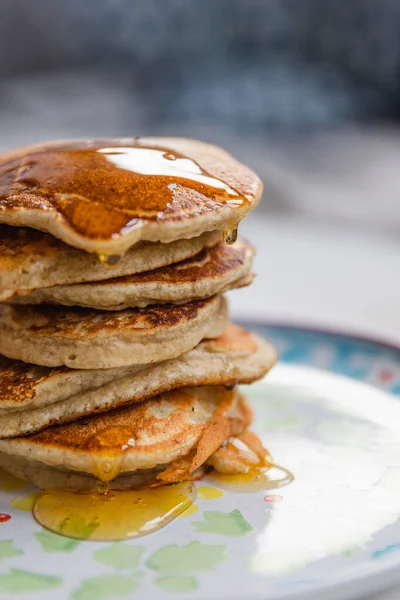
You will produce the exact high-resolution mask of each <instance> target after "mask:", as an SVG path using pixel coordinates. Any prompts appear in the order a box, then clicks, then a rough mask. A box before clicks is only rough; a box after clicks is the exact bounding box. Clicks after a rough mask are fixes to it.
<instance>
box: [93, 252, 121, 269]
mask: <svg viewBox="0 0 400 600" xmlns="http://www.w3.org/2000/svg"><path fill="white" fill-rule="evenodd" d="M97 256H98V257H99V261H100V262H101V264H102V265H104V266H105V267H109V268H110V269H112V268H113V267H116V266H117V264H118V263H119V261H120V260H121V256H119V255H118V254H110V255H107V254H98V255H97Z"/></svg>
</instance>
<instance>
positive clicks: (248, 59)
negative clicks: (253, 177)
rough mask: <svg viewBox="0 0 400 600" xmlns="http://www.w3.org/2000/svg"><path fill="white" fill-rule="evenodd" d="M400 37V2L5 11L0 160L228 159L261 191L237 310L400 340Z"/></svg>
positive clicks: (94, 4)
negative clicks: (58, 146) (182, 148)
mask: <svg viewBox="0 0 400 600" xmlns="http://www.w3.org/2000/svg"><path fill="white" fill-rule="evenodd" d="M399 31H400V3H399V2H398V0H351V1H349V0H324V1H321V0H301V1H299V0H268V1H266V0H202V1H201V2H198V1H197V2H195V1H190V0H168V1H165V0H136V1H134V0H85V1H82V0H68V2H66V1H65V0H36V1H33V0H0V149H6V148H10V147H13V146H18V145H24V144H27V143H29V142H32V141H39V140H44V139H54V138H60V137H76V136H81V137H84V136H90V137H92V136H103V135H124V136H126V135H136V134H172V135H186V136H193V137H199V138H201V139H204V140H208V141H213V142H216V143H219V144H222V145H224V146H225V147H227V148H228V149H229V150H231V151H232V152H233V153H234V154H235V155H236V156H237V157H239V158H241V159H243V160H244V161H246V162H248V163H249V164H250V165H251V166H252V167H253V168H255V169H256V170H257V171H258V172H259V173H260V174H261V176H262V178H263V180H264V183H265V195H264V201H263V203H262V206H261V208H260V212H259V213H258V216H256V217H254V216H253V217H250V218H249V219H248V220H247V222H246V224H244V226H243V228H242V231H244V232H245V233H246V234H247V236H248V237H250V238H251V239H253V240H254V241H255V242H256V243H257V244H258V245H259V247H260V251H259V254H260V255H261V259H259V263H258V270H259V288H258V289H259V290H262V293H260V294H259V295H258V296H257V297H255V295H254V292H249V291H247V290H244V291H243V292H240V293H238V294H237V295H235V296H234V298H233V309H234V311H236V312H237V313H239V312H240V313H242V312H245V313H246V312H247V313H248V312H253V313H254V314H258V315H260V316H263V318H264V317H265V318H273V319H281V320H288V319H289V320H303V321H307V322H313V323H314V322H316V323H322V324H325V323H329V324H331V325H335V326H336V325H338V326H341V327H346V328H352V329H356V330H360V329H363V330H366V329H367V330H371V331H376V332H377V333H378V334H379V333H381V334H382V335H385V336H391V337H396V339H397V336H398V338H399V339H400V314H399V312H400V311H399V308H398V307H399V304H400V288H399V285H400V284H398V283H397V282H398V280H399V277H398V274H399V269H398V265H399V259H400V251H399V247H400V246H399V245H400V236H399V232H400V200H399V193H400V192H399V190H400V169H399V165H400V137H399V130H398V123H399V118H400V36H399ZM288 271H289V274H288Z"/></svg>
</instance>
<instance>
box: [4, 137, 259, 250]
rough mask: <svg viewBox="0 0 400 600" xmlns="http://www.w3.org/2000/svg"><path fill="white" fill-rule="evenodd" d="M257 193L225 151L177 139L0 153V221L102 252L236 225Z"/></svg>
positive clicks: (255, 182)
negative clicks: (36, 230)
mask: <svg viewBox="0 0 400 600" xmlns="http://www.w3.org/2000/svg"><path fill="white" fill-rule="evenodd" d="M261 191H262V184H261V181H260V180H259V178H258V177H257V175H256V174H255V173H253V172H252V171H251V170H250V169H248V168H247V167H245V166H244V165H242V164H241V163H239V162H237V161H236V160H235V159H234V158H232V157H231V156H230V155H229V154H227V153H226V152H225V151H224V150H222V149H220V148H218V147H216V146H212V145H210V144H206V143H204V142H198V141H195V140H189V139H183V138H138V137H136V138H120V139H103V140H67V141H60V142H49V143H44V144H39V145H36V146H30V147H27V148H22V149H19V150H15V151H13V152H10V153H8V154H5V155H3V156H2V157H0V223H5V224H8V225H14V226H24V227H32V228H33V229H39V230H41V231H47V232H48V233H51V234H52V235H54V236H55V237H57V238H59V239H61V240H63V241H64V242H66V243H67V244H68V245H70V246H74V247H76V248H81V249H83V250H86V251H87V252H96V253H98V254H101V255H105V256H114V255H121V254H124V253H125V252H126V251H127V250H128V249H129V248H130V247H131V246H133V245H134V244H137V243H138V242H139V241H140V240H147V241H151V242H159V241H160V242H171V241H174V240H178V239H182V238H191V237H194V236H198V235H200V234H202V233H203V232H205V231H211V230H214V229H218V230H220V231H223V230H227V231H234V230H235V229H236V228H237V226H238V224H239V222H240V221H241V219H243V218H244V217H245V216H246V215H247V214H248V213H249V211H250V210H252V209H253V208H254V207H255V206H256V205H257V203H258V201H259V199H260V195H261ZM229 237H230V238H231V239H232V238H234V234H233V233H232V234H228V238H229Z"/></svg>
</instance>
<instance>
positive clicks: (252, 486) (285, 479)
mask: <svg viewBox="0 0 400 600" xmlns="http://www.w3.org/2000/svg"><path fill="white" fill-rule="evenodd" d="M224 452H225V453H226V454H227V456H229V455H230V456H231V457H232V458H235V459H237V460H239V461H240V462H241V463H242V465H243V466H244V467H245V468H246V469H248V470H247V471H246V472H245V473H236V474H225V473H218V472H217V471H212V472H211V473H210V474H209V476H208V477H209V479H210V481H211V482H212V483H213V484H214V485H216V486H218V487H220V488H222V489H225V490H228V491H231V492H239V493H243V492H257V491H261V490H271V489H275V488H279V487H283V486H285V485H289V483H291V482H292V481H293V479H294V477H293V475H292V473H290V471H288V470H287V469H284V468H283V467H280V466H278V465H275V464H274V463H273V462H272V458H271V457H270V455H269V454H268V453H266V455H265V457H264V458H261V457H260V456H258V455H257V454H256V452H255V451H254V450H253V449H252V448H250V446H248V445H247V444H245V443H244V442H242V441H241V440H240V439H237V438H232V439H230V440H229V441H228V442H227V444H226V445H225V446H224Z"/></svg>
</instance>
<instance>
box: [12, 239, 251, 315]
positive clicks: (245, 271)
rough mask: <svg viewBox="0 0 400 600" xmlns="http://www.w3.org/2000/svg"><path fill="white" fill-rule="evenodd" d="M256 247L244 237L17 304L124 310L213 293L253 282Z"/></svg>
mask: <svg viewBox="0 0 400 600" xmlns="http://www.w3.org/2000/svg"><path fill="white" fill-rule="evenodd" d="M253 256H254V249H253V248H252V247H251V246H250V245H249V244H247V243H246V242H245V241H244V240H238V241H237V242H236V243H235V244H234V245H233V246H228V245H227V244H224V243H223V242H220V243H219V244H217V245H215V246H213V247H212V248H207V249H204V250H202V251H201V252H200V253H199V254H197V255H196V256H194V257H193V258H190V259H187V260H186V261H183V262H181V263H178V264H174V265H170V266H168V267H164V268H162V269H157V270H156V271H150V272H147V273H140V274H139V275H128V276H126V277H118V278H116V279H109V280H107V281H100V282H96V283H93V282H92V283H83V284H75V285H65V286H54V287H51V288H46V289H43V290H36V291H34V292H32V293H31V294H27V295H24V296H21V297H18V296H16V297H14V298H12V299H11V300H9V302H10V303H12V304H62V305H64V306H84V307H90V308H95V309H99V310H124V309H126V308H134V307H145V306H148V305H150V304H164V303H177V304H181V303H184V302H189V301H190V300H198V299H201V298H210V297H211V296H214V295H215V294H220V293H223V292H226V291H228V290H230V289H233V288H237V287H243V286H245V285H249V284H250V283H251V282H252V280H253V277H254V276H253V275H252V274H251V273H250V271H251V266H252V260H253Z"/></svg>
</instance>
